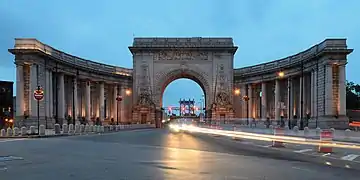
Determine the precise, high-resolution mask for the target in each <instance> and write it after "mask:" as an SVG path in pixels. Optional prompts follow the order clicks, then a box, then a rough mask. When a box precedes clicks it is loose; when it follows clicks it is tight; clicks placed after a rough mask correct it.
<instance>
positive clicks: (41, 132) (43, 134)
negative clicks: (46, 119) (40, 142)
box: [39, 124, 45, 136]
mask: <svg viewBox="0 0 360 180" xmlns="http://www.w3.org/2000/svg"><path fill="white" fill-rule="evenodd" d="M39 135H40V136H45V126H44V125H43V124H42V125H40V127H39Z"/></svg>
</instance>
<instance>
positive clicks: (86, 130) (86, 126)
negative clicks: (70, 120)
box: [84, 124, 90, 133]
mask: <svg viewBox="0 0 360 180" xmlns="http://www.w3.org/2000/svg"><path fill="white" fill-rule="evenodd" d="M88 132H90V125H88V124H86V125H85V129H84V133H88Z"/></svg>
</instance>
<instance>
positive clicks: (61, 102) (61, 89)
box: [58, 73, 65, 119]
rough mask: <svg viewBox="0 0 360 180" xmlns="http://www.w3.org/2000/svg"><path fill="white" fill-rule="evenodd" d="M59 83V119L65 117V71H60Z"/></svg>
mask: <svg viewBox="0 0 360 180" xmlns="http://www.w3.org/2000/svg"><path fill="white" fill-rule="evenodd" d="M58 83H59V85H58V87H59V92H58V115H59V119H65V82H64V74H63V73H59V75H58Z"/></svg>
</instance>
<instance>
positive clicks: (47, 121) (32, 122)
mask: <svg viewBox="0 0 360 180" xmlns="http://www.w3.org/2000/svg"><path fill="white" fill-rule="evenodd" d="M38 123H40V125H45V127H46V128H47V129H52V128H54V124H55V119H54V118H53V117H44V116H42V117H40V118H39V121H38V117H37V116H29V117H27V118H26V119H25V118H24V116H18V117H16V120H15V123H14V127H19V128H21V127H23V126H25V127H30V126H35V127H37V126H38Z"/></svg>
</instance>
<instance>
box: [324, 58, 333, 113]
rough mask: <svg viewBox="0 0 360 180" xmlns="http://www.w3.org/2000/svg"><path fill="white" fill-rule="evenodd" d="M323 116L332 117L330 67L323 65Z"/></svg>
mask: <svg viewBox="0 0 360 180" xmlns="http://www.w3.org/2000/svg"><path fill="white" fill-rule="evenodd" d="M324 90H325V115H327V116H331V115H333V73H332V65H331V64H327V65H325V89H324Z"/></svg>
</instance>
